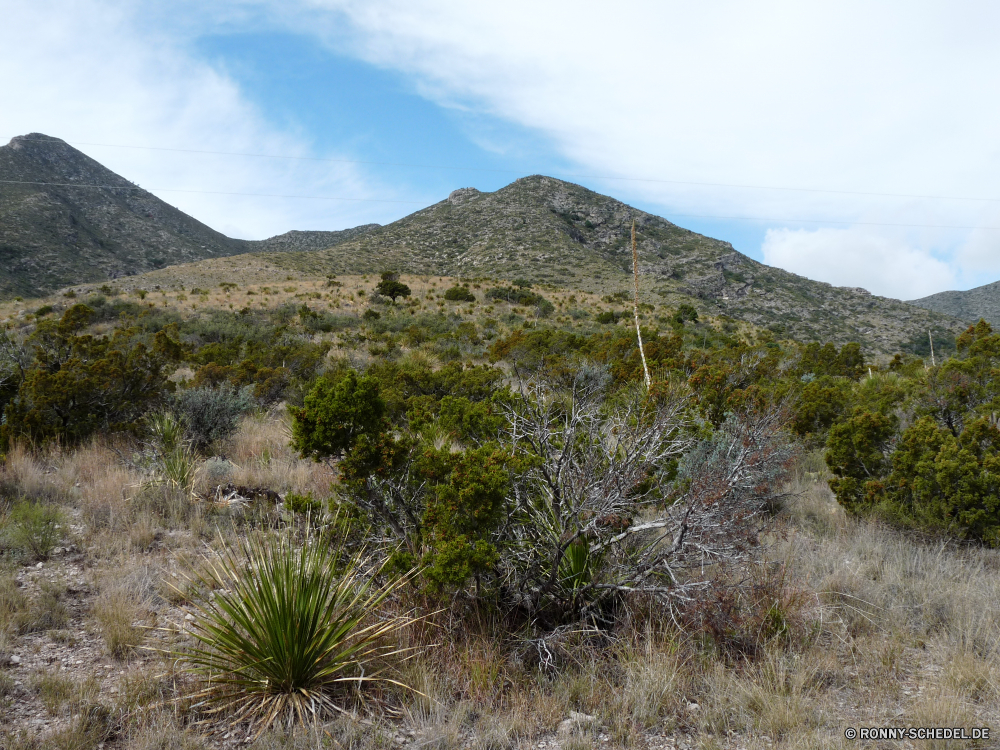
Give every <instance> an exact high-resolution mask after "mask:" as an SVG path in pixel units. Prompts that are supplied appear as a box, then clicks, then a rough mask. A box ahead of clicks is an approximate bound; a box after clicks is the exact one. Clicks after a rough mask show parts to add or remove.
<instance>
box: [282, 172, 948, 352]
mask: <svg viewBox="0 0 1000 750" xmlns="http://www.w3.org/2000/svg"><path fill="white" fill-rule="evenodd" d="M633 218H634V219H635V221H636V225H637V232H638V244H639V256H640V270H641V273H642V285H643V293H644V296H645V297H646V301H647V302H650V303H657V304H662V303H666V304H670V305H676V304H680V303H683V302H689V303H692V302H693V303H694V304H695V305H696V306H697V307H699V308H700V309H701V310H702V311H703V312H706V313H709V314H712V315H726V316H729V317H732V318H736V319H741V320H746V321H748V322H751V323H753V324H755V325H758V326H762V327H767V328H770V329H771V330H772V331H774V332H775V333H776V334H777V335H778V336H787V337H790V338H795V339H799V340H823V341H833V342H837V343H843V342H847V341H859V342H862V343H864V344H865V345H866V346H867V347H868V348H869V349H870V350H872V351H874V352H880V353H893V352H895V351H899V350H900V349H904V350H918V351H919V349H920V346H922V342H923V341H925V340H926V336H927V331H928V329H931V330H934V331H935V332H936V337H935V339H936V340H937V338H938V337H941V338H943V339H948V338H949V337H950V335H951V334H954V333H955V332H956V331H958V330H960V329H961V328H963V325H962V323H961V322H959V321H958V320H956V319H955V318H954V317H949V316H947V315H944V314H941V313H938V312H931V311H927V310H924V309H922V308H915V307H912V306H910V305H907V304H905V303H903V302H901V301H899V300H894V299H888V298H885V297H877V296H874V295H871V294H869V293H868V292H866V291H865V290H863V289H850V288H843V287H834V286H831V285H829V284H825V283H823V282H818V281H811V280H809V279H806V278H804V277H802V276H797V275H795V274H792V273H788V272H786V271H782V270H781V269H778V268H772V267H769V266H765V265H764V264H762V263H759V262H757V261H755V260H753V259H751V258H749V257H747V256H746V255H743V254H742V253H740V252H737V251H736V250H735V249H734V248H733V246H732V245H730V244H729V243H728V242H723V241H721V240H716V239H712V238H710V237H705V236H702V235H699V234H696V233H695V232H691V231H689V230H687V229H683V228H681V227H679V226H677V225H675V224H672V223H671V222H669V221H667V220H666V219H663V218H661V217H659V216H654V215H652V214H648V213H645V212H643V211H639V210H637V209H634V208H632V207H630V206H628V205H626V204H624V203H622V202H620V201H617V200H615V199H613V198H610V197H608V196H604V195H600V194H598V193H595V192H593V191H590V190H587V189H586V188H583V187H581V186H579V185H574V184H572V183H568V182H563V181H561V180H557V179H553V178H551V177H542V176H533V177H526V178H523V179H520V180H517V181H516V182H513V183H511V184H510V185H508V186H506V187H504V188H502V189H500V190H497V191H496V192H494V193H483V192H480V191H478V190H476V189H474V188H464V189H461V190H456V191H454V192H453V193H452V194H451V195H450V196H449V197H448V198H447V200H444V201H441V202H440V203H437V204H435V205H433V206H429V207H428V208H425V209H423V210H421V211H417V212H416V213H414V214H411V215H410V216H407V217H405V218H403V219H400V220H399V221H396V222H394V223H392V224H389V225H386V226H384V227H380V228H377V229H374V230H372V231H369V232H367V233H365V234H364V235H363V236H360V237H358V238H356V239H353V240H350V241H347V242H343V243H341V244H339V245H337V246H336V247H333V248H328V249H326V250H323V251H320V252H310V253H290V254H285V255H283V256H277V255H273V256H270V257H268V258H267V259H268V260H269V261H270V262H272V263H274V264H276V265H278V266H282V267H285V268H289V269H292V268H294V269H296V270H299V271H304V272H310V273H329V272H333V273H373V272H374V273H377V272H379V271H382V270H385V269H387V268H393V269H396V270H399V271H404V272H407V273H424V274H436V275H447V276H460V277H484V276H487V277H496V278H504V279H512V280H513V279H518V278H523V279H527V280H529V281H532V282H534V283H547V284H552V285H556V286H562V287H571V288H576V289H581V290H585V291H589V292H602V293H604V294H608V293H613V292H615V291H624V290H627V289H628V288H629V284H630V279H631V263H632V259H631V249H630V231H631V222H632V219H633Z"/></svg>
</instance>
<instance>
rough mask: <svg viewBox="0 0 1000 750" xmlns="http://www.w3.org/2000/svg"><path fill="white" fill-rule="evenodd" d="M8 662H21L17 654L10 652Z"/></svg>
mask: <svg viewBox="0 0 1000 750" xmlns="http://www.w3.org/2000/svg"><path fill="white" fill-rule="evenodd" d="M10 663H11V664H20V663H21V657H20V656H18V655H17V654H12V655H11V657H10Z"/></svg>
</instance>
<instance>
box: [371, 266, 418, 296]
mask: <svg viewBox="0 0 1000 750" xmlns="http://www.w3.org/2000/svg"><path fill="white" fill-rule="evenodd" d="M375 291H376V292H378V293H379V294H381V295H382V296H383V297H389V298H390V299H391V300H392V301H393V302H395V301H396V297H409V296H410V287H408V286H407V285H406V284H404V283H403V282H401V281H399V274H398V273H393V272H391V271H387V272H385V273H383V274H382V280H381V281H379V283H378V284H377V285H376V286H375Z"/></svg>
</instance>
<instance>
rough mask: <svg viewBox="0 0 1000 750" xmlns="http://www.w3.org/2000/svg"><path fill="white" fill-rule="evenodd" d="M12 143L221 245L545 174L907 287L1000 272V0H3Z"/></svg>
mask: <svg viewBox="0 0 1000 750" xmlns="http://www.w3.org/2000/svg"><path fill="white" fill-rule="evenodd" d="M0 19H2V23H0V81H3V84H2V86H0V143H6V142H7V141H8V140H9V139H10V138H12V137H14V136H17V135H23V134H26V133H31V132H37V133H44V134H46V135H49V136H55V137H58V138H62V139H64V140H66V141H68V142H70V143H71V144H72V145H74V146H76V147H77V148H79V149H80V150H81V151H83V152H85V153H86V154H88V155H90V156H92V157H93V158H95V159H97V160H98V161H100V162H101V163H102V164H104V165H105V166H107V167H109V168H110V169H112V170H114V171H115V172H117V173H119V174H121V175H123V176H124V177H127V178H128V179H131V180H133V181H135V182H136V183H138V184H139V185H141V186H142V187H144V188H146V189H148V190H150V191H151V192H153V193H155V194H156V195H158V196H159V197H161V198H162V199H164V200H166V201H168V202H169V203H171V204H173V205H176V206H177V207H179V208H180V209H181V210H183V211H185V212H187V213H189V214H191V215H192V216H195V217H196V218H198V219H200V220H201V221H203V222H205V223H207V224H208V225H210V226H212V227H213V228H215V229H218V230H220V231H222V232H225V233H227V234H229V235H231V236H235V237H243V238H250V239H259V238H264V237H268V236H271V235H275V234H279V233H282V232H285V231H288V230H291V229H327V230H333V229H343V228H346V227H350V226H356V225H358V224H365V223H369V222H378V223H381V224H385V223H389V222H391V221H394V220H396V219H398V218H401V217H402V216H405V215H406V214H408V213H410V212H412V211H414V210H418V209H419V208H422V207H424V206H426V205H429V204H431V203H434V202H437V201H439V200H442V199H444V198H445V197H447V195H448V193H449V192H451V191H452V190H454V189H456V188H460V187H467V186H472V187H476V188H478V189H480V190H484V191H491V190H496V189H498V188H500V187H502V186H504V185H506V184H508V183H509V182H511V181H513V180H515V179H517V178H518V177H523V176H526V175H530V174H548V175H552V176H554V177H559V178H562V179H567V180H570V181H572V182H577V183H580V184H582V185H585V186H586V187H588V188H591V189H592V190H596V191H598V192H601V193H605V194H608V195H612V196H614V197H616V198H618V199H620V200H623V201H625V202H627V203H630V204H632V205H634V206H636V207H638V208H641V209H643V210H645V211H649V212H651V213H655V214H658V215H660V216H663V217H665V218H667V219H669V220H671V221H673V222H674V223H676V224H679V225H680V226H683V227H687V228H689V229H693V230H695V231H697V232H701V233H703V234H707V235H710V236H712V237H718V238H719V239H723V240H726V241H728V242H731V243H732V244H733V246H734V247H735V248H736V249H737V250H739V251H741V252H743V253H745V254H747V255H749V256H751V257H753V258H755V259H757V260H760V261H763V262H765V263H768V264H770V265H775V266H779V267H781V268H784V269H787V270H789V271H792V272H794V273H798V274H801V275H804V276H807V277H809V278H812V279H817V280H820V281H826V282H829V283H831V284H835V285H841V286H860V287H864V288H867V289H869V290H870V291H872V292H874V293H876V294H881V295H885V296H889V297H896V298H900V299H914V298H917V297H921V296H924V295H927V294H932V293H935V292H940V291H945V290H948V289H968V288H971V287H975V286H978V285H981V284H985V283H989V282H992V281H996V280H997V279H1000V137H998V130H997V123H998V122H1000V45H997V44H996V43H995V40H996V38H997V36H998V32H1000V4H997V3H991V2H985V1H981V2H978V1H977V2H971V1H966V2H963V0H951V1H950V2H947V3H945V2H922V1H921V0H908V1H907V2H901V1H899V2H897V1H896V0H883V1H882V2H878V3H872V2H870V0H869V1H866V2H854V1H853V0H841V2H838V3H802V2H794V1H792V0H789V1H782V0H758V2H755V3H746V2H736V1H729V0H705V2H701V3H690V2H674V1H673V0H653V1H649V0H618V2H615V3H609V2H606V1H605V2H599V3H598V2H590V1H588V0H574V1H573V2H563V1H562V0H560V1H558V2H556V1H552V2H539V0H531V1H530V2H529V1H528V0H505V2H503V3H470V2H468V1H467V0H462V1H459V0H405V2H404V0H281V2H278V1H277V0H213V2H211V3H204V2H194V1H193V0H171V1H170V2H166V1H161V0H117V1H116V2H106V1H104V0H0Z"/></svg>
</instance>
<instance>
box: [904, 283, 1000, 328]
mask: <svg viewBox="0 0 1000 750" xmlns="http://www.w3.org/2000/svg"><path fill="white" fill-rule="evenodd" d="M909 304H911V305H916V306H917V307H923V308H926V309H927V310H934V311H936V312H939V313H942V314H944V315H951V316H952V317H955V318H961V319H962V320H967V321H969V322H975V321H977V320H979V319H980V318H983V319H985V320H986V321H987V322H989V323H990V324H991V325H993V326H994V327H997V326H1000V281H994V282H993V283H992V284H984V285H983V286H977V287H976V288H975V289H969V290H968V291H965V292H938V293H937V294H932V295H930V296H929V297H921V298H920V299H915V300H910V302H909Z"/></svg>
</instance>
